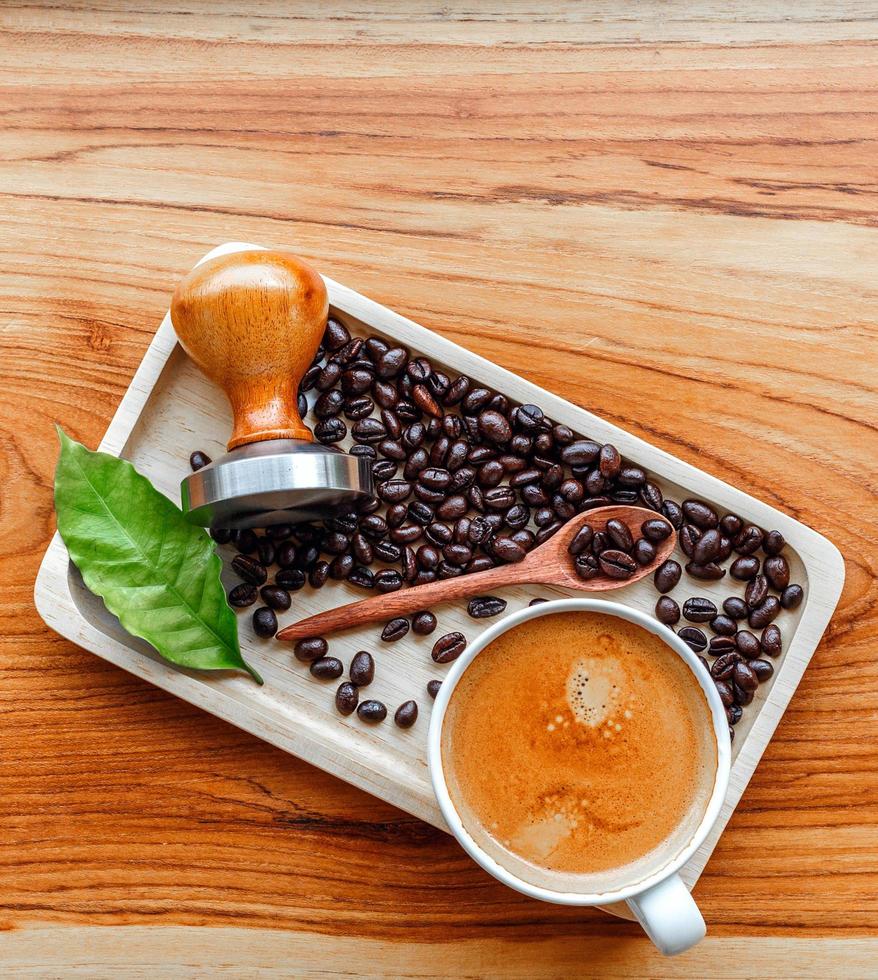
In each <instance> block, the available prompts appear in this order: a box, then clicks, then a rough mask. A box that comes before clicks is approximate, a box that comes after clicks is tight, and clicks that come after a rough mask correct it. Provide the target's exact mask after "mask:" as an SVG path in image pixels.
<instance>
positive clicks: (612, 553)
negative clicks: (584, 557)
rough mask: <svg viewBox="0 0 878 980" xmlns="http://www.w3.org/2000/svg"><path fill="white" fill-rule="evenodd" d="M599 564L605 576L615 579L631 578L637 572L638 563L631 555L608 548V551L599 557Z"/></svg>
mask: <svg viewBox="0 0 878 980" xmlns="http://www.w3.org/2000/svg"><path fill="white" fill-rule="evenodd" d="M598 564H599V565H600V568H601V571H602V572H603V573H604V575H606V576H607V577H608V578H613V579H627V578H631V576H632V575H633V574H634V573H635V572H636V571H637V562H636V561H635V560H634V559H633V558H632V557H631V555H629V554H626V553H625V552H624V551H619V550H618V549H616V548H607V550H606V551H602V552H601V553H600V555H599V556H598Z"/></svg>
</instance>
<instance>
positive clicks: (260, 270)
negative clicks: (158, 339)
mask: <svg viewBox="0 0 878 980" xmlns="http://www.w3.org/2000/svg"><path fill="white" fill-rule="evenodd" d="M328 310H329V301H328V299H327V296H326V287H325V286H324V284H323V280H322V279H321V278H320V276H319V275H318V274H317V273H316V272H315V271H314V269H312V268H311V266H309V265H306V263H304V262H302V260H301V259H297V258H296V257H295V256H294V255H290V254H289V253H288V252H268V251H249V252H232V253H231V254H229V255H220V256H218V257H217V258H214V259H210V260H209V261H207V262H203V263H202V264H201V265H198V266H196V267H195V268H194V269H193V270H192V271H191V272H190V273H189V275H187V276H186V277H185V278H184V279H183V280H182V281H181V282H180V284H179V285H178V286H177V288H176V290H175V291H174V298H173V300H172V301H171V321H172V322H173V324H174V330H175V331H176V333H177V337H178V338H179V340H180V343H181V344H182V345H183V348H184V350H185V351H186V353H187V354H188V355H189V356H190V357H191V358H192V360H193V361H195V363H196V364H197V365H198V366H199V367H200V368H201V370H202V371H204V373H205V374H206V375H207V376H208V377H209V378H210V379H211V380H212V381H215V382H216V383H217V384H218V385H220V387H221V388H223V389H224V390H225V393H226V395H227V396H228V399H229V402H230V403H231V406H232V412H233V414H234V419H235V425H234V430H233V432H232V438H231V439H230V440H229V449H234V448H235V447H236V446H243V445H245V444H247V443H250V442H261V441H262V440H264V439H303V440H306V441H308V442H312V441H313V436H312V435H311V430H310V429H309V428H308V427H307V426H306V425H305V423H304V422H303V421H302V418H301V416H300V415H299V410H298V408H297V405H296V401H297V396H298V390H299V382H300V381H301V380H302V375H303V374H304V373H305V371H307V369H308V367H309V366H310V364H311V362H312V360H313V359H314V354H315V352H316V350H317V347H318V346H319V344H320V340H321V338H322V337H323V331H324V330H325V329H326V316H327V312H328Z"/></svg>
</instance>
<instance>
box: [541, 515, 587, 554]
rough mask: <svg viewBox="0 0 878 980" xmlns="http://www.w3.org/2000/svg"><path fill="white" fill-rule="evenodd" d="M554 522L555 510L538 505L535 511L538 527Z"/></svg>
mask: <svg viewBox="0 0 878 980" xmlns="http://www.w3.org/2000/svg"><path fill="white" fill-rule="evenodd" d="M554 522H555V511H553V510H552V508H551V507H538V508H537V509H536V511H535V512H534V524H536V526H537V527H545V526H546V525H547V524H553V523H554ZM588 547H590V545H589V546H588Z"/></svg>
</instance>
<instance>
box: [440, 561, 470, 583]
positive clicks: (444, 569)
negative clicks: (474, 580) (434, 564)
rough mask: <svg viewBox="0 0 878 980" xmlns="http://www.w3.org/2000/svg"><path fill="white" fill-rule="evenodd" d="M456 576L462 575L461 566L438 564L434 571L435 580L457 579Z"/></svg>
mask: <svg viewBox="0 0 878 980" xmlns="http://www.w3.org/2000/svg"><path fill="white" fill-rule="evenodd" d="M458 575H463V567H462V566H461V565H452V564H451V562H449V561H440V562H439V567H438V568H437V569H436V577H437V578H439V579H446V578H457V576H458Z"/></svg>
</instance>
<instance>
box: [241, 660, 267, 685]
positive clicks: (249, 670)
mask: <svg viewBox="0 0 878 980" xmlns="http://www.w3.org/2000/svg"><path fill="white" fill-rule="evenodd" d="M244 670H246V671H247V673H248V674H249V675H250V676H251V677H252V678H253V680H254V681H256V683H257V684H258V685H259V686H260V687H261V686H262V685H263V684H264V683H265V681H264V680H263V679H262V678H261V677H260V676H259V673H258V672H257V671H256V670H255V669H254V668H253V667H251V666H250V664H248V663H247V661H246V660H244Z"/></svg>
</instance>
